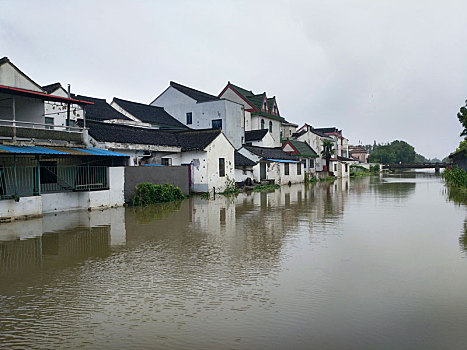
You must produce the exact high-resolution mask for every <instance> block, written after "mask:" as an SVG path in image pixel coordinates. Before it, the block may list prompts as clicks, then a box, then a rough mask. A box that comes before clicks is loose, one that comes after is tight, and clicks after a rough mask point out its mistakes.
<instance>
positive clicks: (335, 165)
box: [334, 163, 337, 171]
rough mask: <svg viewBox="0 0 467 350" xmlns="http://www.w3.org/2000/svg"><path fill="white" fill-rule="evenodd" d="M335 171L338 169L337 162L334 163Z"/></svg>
mask: <svg viewBox="0 0 467 350" xmlns="http://www.w3.org/2000/svg"><path fill="white" fill-rule="evenodd" d="M334 171H337V164H335V163H334Z"/></svg>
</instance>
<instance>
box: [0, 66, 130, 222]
mask: <svg viewBox="0 0 467 350" xmlns="http://www.w3.org/2000/svg"><path fill="white" fill-rule="evenodd" d="M52 103H57V104H56V105H57V106H58V105H60V106H63V105H66V106H67V108H68V106H70V107H71V106H73V105H77V106H80V108H82V109H84V110H85V107H86V106H90V105H93V103H92V102H89V101H83V100H79V99H75V98H68V97H64V96H60V94H59V95H53V94H49V93H47V91H46V90H45V89H42V88H41V87H40V86H39V84H37V83H35V82H34V81H33V80H32V79H31V78H29V77H28V76H27V75H26V74H24V73H23V72H22V71H21V70H19V69H18V68H17V67H16V66H15V65H14V64H13V63H11V62H10V60H9V59H8V58H6V57H4V58H2V59H0V221H1V220H9V219H15V218H18V217H22V218H25V217H31V216H41V215H42V214H43V213H49V212H57V211H65V210H74V209H89V208H97V207H108V206H118V205H123V202H124V197H123V176H124V175H123V167H121V165H123V164H124V163H125V160H126V158H127V156H126V155H123V154H118V153H115V152H110V151H106V150H100V149H95V148H92V147H88V145H87V144H86V141H87V130H86V129H84V128H83V127H79V126H66V125H64V124H63V119H62V120H60V118H58V119H57V118H54V119H53V122H50V123H47V121H46V120H44V118H45V117H47V114H46V111H47V108H46V107H45V105H53V104H52ZM52 110H53V109H52ZM62 111H63V110H62ZM62 111H60V113H59V114H60V116H62V115H63V114H62V113H61V112H62ZM70 112H71V110H70ZM70 114H71V113H70ZM83 116H84V115H83ZM84 117H85V116H84ZM70 120H71V115H70Z"/></svg>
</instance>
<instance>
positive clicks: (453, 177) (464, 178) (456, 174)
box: [441, 167, 467, 191]
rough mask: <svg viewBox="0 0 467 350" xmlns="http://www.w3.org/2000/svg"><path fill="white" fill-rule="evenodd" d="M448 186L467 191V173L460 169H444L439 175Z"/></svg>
mask: <svg viewBox="0 0 467 350" xmlns="http://www.w3.org/2000/svg"><path fill="white" fill-rule="evenodd" d="M441 176H442V177H443V179H444V180H445V181H446V183H447V184H448V185H450V186H453V187H456V188H458V189H461V190H462V191H467V171H466V170H463V169H460V168H457V167H455V168H450V169H446V170H445V171H444V172H443V174H442V175H441Z"/></svg>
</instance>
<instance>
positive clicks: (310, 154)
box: [282, 140, 318, 175]
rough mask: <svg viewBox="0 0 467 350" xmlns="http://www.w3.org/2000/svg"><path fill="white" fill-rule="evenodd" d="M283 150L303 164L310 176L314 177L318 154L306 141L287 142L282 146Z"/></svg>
mask: <svg viewBox="0 0 467 350" xmlns="http://www.w3.org/2000/svg"><path fill="white" fill-rule="evenodd" d="M282 150H283V151H284V152H285V153H287V154H289V155H291V156H294V157H295V159H296V160H300V161H301V162H302V163H303V168H304V170H305V172H306V173H308V174H309V175H314V173H315V172H316V169H315V159H316V158H318V154H317V153H316V152H315V150H314V149H313V148H311V147H310V145H309V144H308V143H307V142H305V141H298V140H286V141H284V143H283V145H282Z"/></svg>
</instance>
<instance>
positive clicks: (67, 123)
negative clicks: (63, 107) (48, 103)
mask: <svg viewBox="0 0 467 350" xmlns="http://www.w3.org/2000/svg"><path fill="white" fill-rule="evenodd" d="M65 125H66V126H76V121H74V120H71V119H70V120H68V119H67V120H65Z"/></svg>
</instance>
